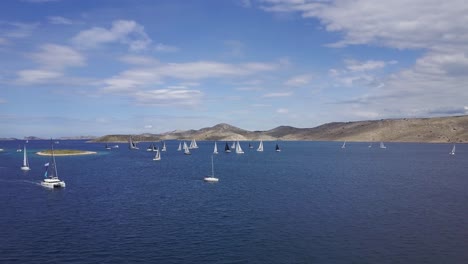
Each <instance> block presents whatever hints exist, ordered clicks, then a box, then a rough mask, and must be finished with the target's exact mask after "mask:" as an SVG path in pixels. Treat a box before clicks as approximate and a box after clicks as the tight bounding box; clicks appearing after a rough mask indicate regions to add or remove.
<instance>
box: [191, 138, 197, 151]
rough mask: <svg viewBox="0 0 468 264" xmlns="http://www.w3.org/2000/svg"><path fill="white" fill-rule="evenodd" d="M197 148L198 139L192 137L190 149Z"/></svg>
mask: <svg viewBox="0 0 468 264" xmlns="http://www.w3.org/2000/svg"><path fill="white" fill-rule="evenodd" d="M196 148H198V145H197V141H195V139H192V141H191V142H190V146H189V149H196Z"/></svg>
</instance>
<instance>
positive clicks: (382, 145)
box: [380, 141, 387, 149]
mask: <svg viewBox="0 0 468 264" xmlns="http://www.w3.org/2000/svg"><path fill="white" fill-rule="evenodd" d="M380 148H381V149H386V148H387V147H386V146H385V145H384V143H383V142H382V141H380Z"/></svg>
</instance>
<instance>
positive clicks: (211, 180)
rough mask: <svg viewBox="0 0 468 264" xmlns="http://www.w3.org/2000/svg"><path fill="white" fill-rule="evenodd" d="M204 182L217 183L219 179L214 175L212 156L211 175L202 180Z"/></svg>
mask: <svg viewBox="0 0 468 264" xmlns="http://www.w3.org/2000/svg"><path fill="white" fill-rule="evenodd" d="M203 180H205V181H206V182H218V181H219V179H218V178H216V177H215V175H214V165H213V156H211V175H210V176H207V177H205V178H203Z"/></svg>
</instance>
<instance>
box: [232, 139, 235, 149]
mask: <svg viewBox="0 0 468 264" xmlns="http://www.w3.org/2000/svg"><path fill="white" fill-rule="evenodd" d="M231 148H232V149H236V142H235V141H234V142H232V145H231Z"/></svg>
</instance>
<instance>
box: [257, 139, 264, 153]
mask: <svg viewBox="0 0 468 264" xmlns="http://www.w3.org/2000/svg"><path fill="white" fill-rule="evenodd" d="M257 151H260V152H263V140H260V144H259V145H258V148H257Z"/></svg>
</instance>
